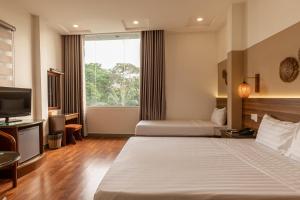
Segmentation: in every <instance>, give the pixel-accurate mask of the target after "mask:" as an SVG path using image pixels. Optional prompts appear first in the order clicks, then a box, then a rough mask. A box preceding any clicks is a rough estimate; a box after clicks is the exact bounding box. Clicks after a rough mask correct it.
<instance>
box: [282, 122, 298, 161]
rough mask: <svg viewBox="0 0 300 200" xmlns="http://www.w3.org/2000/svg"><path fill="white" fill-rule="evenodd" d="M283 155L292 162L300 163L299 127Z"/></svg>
mask: <svg viewBox="0 0 300 200" xmlns="http://www.w3.org/2000/svg"><path fill="white" fill-rule="evenodd" d="M285 155H286V156H289V157H290V158H292V159H294V160H298V161H300V126H299V127H298V129H297V131H296V134H295V135H294V138H293V141H292V145H291V147H290V148H289V150H288V152H287V153H286V154H285Z"/></svg>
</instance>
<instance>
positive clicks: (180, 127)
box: [135, 120, 224, 136]
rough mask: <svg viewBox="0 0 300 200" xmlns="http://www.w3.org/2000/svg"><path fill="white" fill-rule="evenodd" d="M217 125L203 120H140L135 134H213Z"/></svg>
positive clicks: (216, 129) (215, 132)
mask: <svg viewBox="0 0 300 200" xmlns="http://www.w3.org/2000/svg"><path fill="white" fill-rule="evenodd" d="M223 127H224V126H218V125H216V124H214V123H213V122H211V121H203V120H160V121H159V120H157V121H153V120H149V121H144V120H143V121H140V122H139V123H138V124H137V125H136V128H135V134H136V135H137V136H215V135H219V132H218V128H223Z"/></svg>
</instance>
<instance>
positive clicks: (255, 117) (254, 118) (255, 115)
mask: <svg viewBox="0 0 300 200" xmlns="http://www.w3.org/2000/svg"><path fill="white" fill-rule="evenodd" d="M251 120H253V121H255V122H257V121H258V119H257V114H251Z"/></svg>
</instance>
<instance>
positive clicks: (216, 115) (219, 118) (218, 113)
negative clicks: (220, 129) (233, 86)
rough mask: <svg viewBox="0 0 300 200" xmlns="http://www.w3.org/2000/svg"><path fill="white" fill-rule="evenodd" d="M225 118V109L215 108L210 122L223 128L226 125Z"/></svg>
mask: <svg viewBox="0 0 300 200" xmlns="http://www.w3.org/2000/svg"><path fill="white" fill-rule="evenodd" d="M226 117H227V113H226V108H221V109H219V108H215V109H214V111H213V113H212V115H211V118H210V120H211V121H212V122H213V123H215V124H217V125H219V126H223V125H225V123H226Z"/></svg>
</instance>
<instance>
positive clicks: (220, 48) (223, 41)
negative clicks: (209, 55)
mask: <svg viewBox="0 0 300 200" xmlns="http://www.w3.org/2000/svg"><path fill="white" fill-rule="evenodd" d="M216 37H217V62H218V63H220V62H222V61H223V60H226V58H227V26H226V24H225V25H224V26H222V27H221V29H220V30H218V31H217V33H216Z"/></svg>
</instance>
